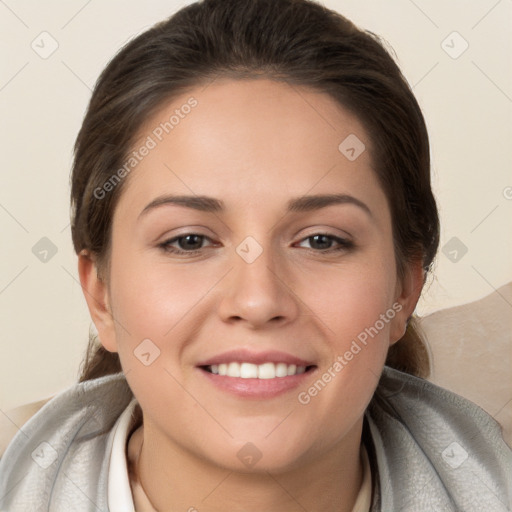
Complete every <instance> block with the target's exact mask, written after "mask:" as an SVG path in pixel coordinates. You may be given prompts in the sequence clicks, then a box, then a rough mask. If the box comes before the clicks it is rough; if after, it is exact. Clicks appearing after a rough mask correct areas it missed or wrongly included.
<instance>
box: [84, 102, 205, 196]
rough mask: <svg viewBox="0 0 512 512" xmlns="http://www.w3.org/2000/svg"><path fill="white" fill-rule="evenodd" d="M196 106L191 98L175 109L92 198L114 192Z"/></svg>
mask: <svg viewBox="0 0 512 512" xmlns="http://www.w3.org/2000/svg"><path fill="white" fill-rule="evenodd" d="M197 105H198V101H197V99H196V98H194V97H193V96H191V97H190V98H189V99H188V100H187V101H186V103H183V104H182V105H181V106H180V108H177V109H175V110H174V114H172V115H171V116H170V117H169V119H168V120H167V121H163V122H162V123H160V124H159V125H158V126H156V127H155V128H154V129H153V131H152V132H151V134H150V135H148V136H147V137H146V139H145V140H144V142H143V143H142V144H141V145H140V146H139V148H138V149H134V150H133V151H132V152H131V153H130V154H129V156H128V158H127V159H126V161H125V163H124V165H123V166H122V167H120V168H119V169H117V171H116V172H114V174H112V176H110V178H109V179H108V180H106V181H105V183H103V185H102V186H101V187H96V188H95V189H94V192H93V195H94V197H95V198H96V199H98V200H101V199H104V198H105V196H106V195H107V194H108V193H109V192H112V190H114V189H115V188H116V186H117V185H118V184H119V183H120V182H121V181H122V180H123V179H124V178H126V176H128V175H129V174H130V173H131V172H132V171H133V169H134V168H135V167H136V166H137V165H138V164H139V163H140V162H141V161H142V160H143V159H144V158H145V157H146V156H147V155H149V153H150V152H151V151H152V150H153V149H155V148H156V147H157V145H158V143H159V142H161V141H162V140H163V139H164V137H165V136H166V135H168V134H169V133H171V131H172V130H174V128H176V126H178V125H179V124H180V122H181V121H182V119H185V117H187V115H188V114H190V112H191V111H192V109H193V108H194V107H196V106H197Z"/></svg>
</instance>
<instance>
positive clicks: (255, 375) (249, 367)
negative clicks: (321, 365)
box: [204, 361, 309, 379]
mask: <svg viewBox="0 0 512 512" xmlns="http://www.w3.org/2000/svg"><path fill="white" fill-rule="evenodd" d="M308 368H309V367H306V366H298V365H295V364H286V363H271V362H269V363H263V364H259V365H258V364H253V363H247V362H242V363H238V362H235V361H233V362H230V363H221V364H212V365H209V366H206V367H204V369H205V370H206V371H208V372H210V373H213V374H214V375H220V376H226V377H238V378H241V379H275V378H282V377H290V376H292V375H299V374H301V373H305V372H306V370H307V369H308Z"/></svg>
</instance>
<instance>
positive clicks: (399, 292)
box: [389, 260, 425, 345]
mask: <svg viewBox="0 0 512 512" xmlns="http://www.w3.org/2000/svg"><path fill="white" fill-rule="evenodd" d="M424 282H425V271H424V270H423V266H422V262H421V261H420V260H416V261H414V262H410V263H408V264H407V267H406V270H405V275H404V277H403V279H400V278H397V286H396V291H395V302H394V303H393V309H394V310H395V312H396V314H395V317H394V318H393V320H392V321H391V329H390V334H389V344H390V345H392V344H393V343H396V342H397V341H398V340H399V339H400V338H402V336H403V335H404V334H405V330H406V329H407V322H408V320H409V318H410V317H411V315H412V314H413V312H414V309H415V308H416V304H417V303H418V300H419V298H420V295H421V290H422V289H423V284H424Z"/></svg>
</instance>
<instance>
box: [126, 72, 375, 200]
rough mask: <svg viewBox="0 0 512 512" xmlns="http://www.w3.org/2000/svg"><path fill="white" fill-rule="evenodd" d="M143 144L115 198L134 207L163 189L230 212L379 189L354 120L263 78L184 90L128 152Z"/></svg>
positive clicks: (321, 97)
mask: <svg viewBox="0 0 512 512" xmlns="http://www.w3.org/2000/svg"><path fill="white" fill-rule="evenodd" d="M144 145H146V146H148V147H149V146H151V147H150V149H149V150H147V151H144V153H145V156H144V157H143V158H141V159H140V161H138V162H137V164H136V166H135V168H134V171H133V172H131V173H130V175H129V176H128V183H127V184H126V185H127V188H126V190H125V191H124V192H123V195H125V194H127V195H128V196H130V195H132V196H133V197H132V198H131V199H133V200H135V199H136V198H135V196H136V197H137V198H139V199H141V198H144V199H145V200H146V199H148V198H149V196H151V195H155V194H156V193H157V191H158V190H160V191H161V189H162V187H170V188H172V189H173V191H177V192H179V193H187V194H191V193H192V194H198V195H212V196H218V197H219V196H222V197H226V198H227V202H228V203H229V198H230V197H231V198H232V199H233V201H236V200H237V198H238V199H239V200H242V201H243V202H246V201H260V200H261V198H270V197H280V196H282V197H283V198H284V196H290V195H293V196H298V195H303V194H306V193H325V192H332V191H333V189H334V188H336V187H338V188H339V187H341V188H343V189H344V190H343V192H350V191H351V190H350V189H361V188H364V189H366V190H367V192H371V191H372V190H373V189H376V188H377V189H379V188H380V187H379V186H378V184H377V179H376V176H375V173H374V172H373V170H372V161H371V142H370V140H369V138H368V135H367V133H366V131H365V130H364V127H363V125H362V123H361V122H360V121H359V120H358V119H357V117H356V116H354V115H353V114H351V113H350V112H349V111H348V110H346V109H344V108H343V107H342V106H341V105H339V104H338V103H337V102H336V101H335V100H334V99H333V98H331V97H330V96H329V95H327V94H325V93H321V92H318V91H315V90H313V89H311V88H305V87H299V86H296V85H290V84H287V83H284V82H276V81H272V80H268V79H252V80H231V79H217V80H214V81H213V82H212V83H210V84H208V85H206V86H204V85H203V86H199V87H196V88H192V89H190V90H189V91H187V92H185V93H183V94H181V95H179V96H177V97H175V98H174V99H173V100H172V101H170V102H169V103H167V104H165V105H164V106H162V107H161V108H160V109H159V110H158V111H157V112H156V113H155V114H154V115H153V116H151V118H149V119H148V120H147V121H146V122H145V123H144V125H143V126H142V127H141V129H140V130H139V132H138V136H137V138H136V141H135V143H134V145H133V149H134V151H137V149H138V148H142V147H143V146H144ZM345 189H347V190H345ZM135 191H136V192H137V193H136V194H135ZM129 199H130V197H129ZM131 199H130V202H132V200H131ZM141 200H142V199H141Z"/></svg>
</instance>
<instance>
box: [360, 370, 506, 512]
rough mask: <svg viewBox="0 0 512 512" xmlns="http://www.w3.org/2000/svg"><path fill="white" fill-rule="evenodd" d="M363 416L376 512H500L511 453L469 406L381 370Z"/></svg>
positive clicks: (492, 424)
mask: <svg viewBox="0 0 512 512" xmlns="http://www.w3.org/2000/svg"><path fill="white" fill-rule="evenodd" d="M367 418H368V420H369V425H370V431H371V436H372V441H373V443H374V445H375V452H376V459H377V467H378V473H379V480H380V482H381V485H382V486H383V487H382V488H383V491H382V493H383V510H388V509H389V510H395V509H396V510H398V509H400V506H402V507H403V506H404V504H405V503H414V506H413V507H412V508H411V510H412V509H414V510H417V511H423V510H425V511H426V510H465V511H475V512H477V511H480V510H495V511H502V510H503V511H505V510H508V507H509V506H510V499H511V493H512V450H511V449H510V447H508V445H507V444H506V443H505V441H504V440H503V437H502V430H501V427H500V425H499V424H498V423H497V422H496V421H495V420H494V419H493V418H492V417H491V416H490V415H489V414H487V413H486V412H485V411H484V410H483V409H481V408H480V407H479V406H477V405H476V404H474V403H473V402H470V401H469V400H467V399H465V398H463V397H461V396H459V395H457V394H455V393H453V392H451V391H448V390H446V389H444V388H441V387H439V386H437V385H435V384H432V383H431V382H429V381H427V380H425V379H421V378H418V377H414V376H411V375H408V374H405V373H403V372H400V371H398V370H394V369H392V368H388V367H385V368H384V371H383V373H382V375H381V378H380V380H379V384H378V386H377V390H376V392H375V395H374V397H373V399H372V401H371V403H370V405H369V407H368V410H367ZM386 507H387V508H386ZM415 507H416V508H415ZM429 507H430V508H429ZM489 507H490V508H489Z"/></svg>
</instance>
